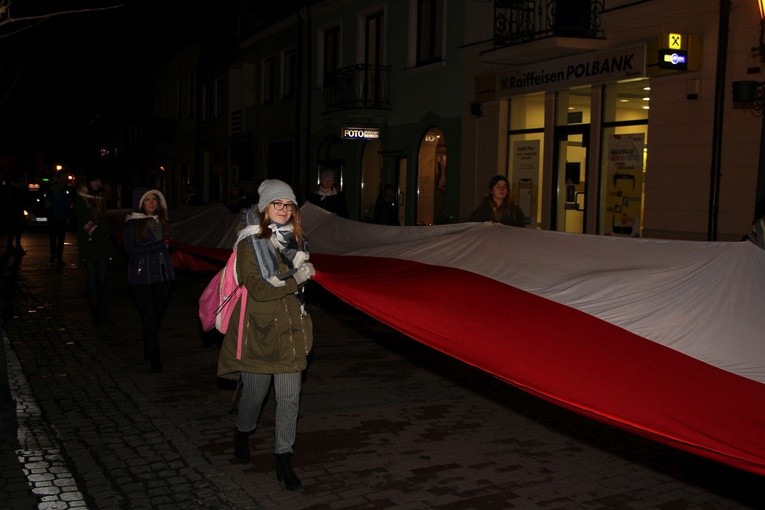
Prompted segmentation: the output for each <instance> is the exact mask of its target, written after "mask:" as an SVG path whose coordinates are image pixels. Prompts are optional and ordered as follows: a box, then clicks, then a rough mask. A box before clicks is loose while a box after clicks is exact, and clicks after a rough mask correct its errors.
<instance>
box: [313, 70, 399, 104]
mask: <svg viewBox="0 0 765 510" xmlns="http://www.w3.org/2000/svg"><path fill="white" fill-rule="evenodd" d="M389 75H390V67H388V66H371V65H366V64H356V65H352V66H349V67H343V68H342V69H338V70H337V71H335V72H333V73H332V74H330V75H328V76H326V77H325V85H324V88H323V89H322V92H323V97H324V113H330V112H338V111H344V110H354V109H368V110H389V109H390V103H389V101H388V97H389Z"/></svg>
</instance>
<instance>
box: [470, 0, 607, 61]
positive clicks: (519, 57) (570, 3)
mask: <svg viewBox="0 0 765 510" xmlns="http://www.w3.org/2000/svg"><path fill="white" fill-rule="evenodd" d="M604 5H605V2H604V0H495V1H494V49H493V50H491V51H489V52H487V53H486V54H485V59H486V60H487V61H488V62H495V63H503V64H521V63H527V62H533V61H535V60H537V59H539V58H546V59H549V58H555V57H562V56H566V55H571V54H575V53H581V52H583V51H591V50H596V49H598V48H599V47H601V46H602V44H603V43H604V41H605V36H604V33H603V28H602V26H601V20H600V15H601V13H602V12H603V9H604Z"/></svg>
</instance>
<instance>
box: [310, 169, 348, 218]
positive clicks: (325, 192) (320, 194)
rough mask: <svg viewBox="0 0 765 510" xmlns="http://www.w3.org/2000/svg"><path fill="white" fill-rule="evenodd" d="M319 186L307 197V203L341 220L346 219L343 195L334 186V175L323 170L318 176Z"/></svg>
mask: <svg viewBox="0 0 765 510" xmlns="http://www.w3.org/2000/svg"><path fill="white" fill-rule="evenodd" d="M319 178H320V182H319V186H317V187H316V189H315V190H314V191H313V193H311V196H309V197H308V201H309V202H311V203H312V204H314V205H318V206H319V207H321V208H322V209H325V210H327V211H329V212H331V213H335V214H337V215H338V216H341V217H343V218H347V217H348V206H347V204H346V203H345V195H344V194H343V192H342V191H340V190H339V189H338V188H337V187H336V186H335V173H334V172H333V171H332V170H324V171H322V172H321V174H320V175H319Z"/></svg>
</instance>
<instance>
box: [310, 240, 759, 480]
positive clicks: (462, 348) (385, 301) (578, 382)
mask: <svg viewBox="0 0 765 510" xmlns="http://www.w3.org/2000/svg"><path fill="white" fill-rule="evenodd" d="M311 259H312V261H313V262H314V265H315V266H316V268H317V274H316V276H315V279H316V281H317V282H318V283H319V284H320V285H322V286H323V287H325V288H326V289H327V290H328V291H330V292H332V293H333V294H335V295H337V296H338V297H339V298H341V299H342V300H344V301H346V302H347V303H349V304H351V305H352V306H354V307H356V308H358V309H360V310H362V311H364V312H365V313H367V314H369V315H370V316H372V317H374V318H375V319H378V320H380V321H381V322H383V323H385V324H388V325H389V326H391V327H393V328H394V329H396V330H398V331H400V332H402V333H404V334H406V335H408V336H410V337H412V338H413V339H415V340H417V341H419V342H422V343H424V344H426V345H429V346H430V347H433V348H435V349H438V350H439V351H441V352H443V353H445V354H448V355H450V356H453V357H455V358H457V359H460V360H462V361H464V362H465V363H468V364H470V365H473V366H475V367H477V368H480V369H482V370H484V371H486V372H489V373H491V374H493V375H494V376H496V377H498V378H500V379H502V380H504V381H506V382H508V383H510V384H513V385H515V386H517V387H519V388H522V389H524V390H525V391H528V392H529V393H532V394H534V395H537V396H539V397H542V398H544V399H546V400H549V401H551V402H553V403H555V404H558V405H561V406H563V407H565V408H568V409H571V410H573V411H575V412H577V413H580V414H583V415H586V416H588V417H590V418H594V419H596V420H599V421H602V422H605V423H608V424H610V425H613V426H617V427H619V428H622V429H625V430H628V431H630V432H633V433H636V434H640V435H642V436H645V437H648V438H650V439H652V440H656V441H659V442H662V443H665V444H668V445H670V446H673V447H676V448H679V449H682V450H686V451H689V452H691V453H694V454H696V455H700V456H703V457H707V458H710V459H713V460H716V461H719V462H722V463H725V464H728V465H731V466H734V467H737V468H740V469H743V470H747V471H751V472H754V473H758V474H761V475H765V442H763V441H762V438H763V437H765V406H762V405H757V404H756V403H759V402H765V385H763V384H760V383H758V382H756V381H752V380H750V379H746V378H743V377H740V376H737V375H735V374H731V373H729V372H726V371H724V370H721V369H719V368H716V367H713V366H711V365H709V364H706V363H703V362H701V361H698V360H696V359H694V358H691V357H689V356H687V355H684V354H682V353H679V352H677V351H674V350H672V349H669V348H667V347H664V346H662V345H659V344H657V343H654V342H651V341H648V340H646V339H644V338H642V337H639V336H637V335H635V334H632V333H630V332H628V331H626V330H624V329H621V328H619V327H617V326H614V325H612V324H609V323H607V322H605V321H602V320H600V319H597V318H595V317H593V316H590V315H588V314H585V313H583V312H580V311H578V310H575V309H573V308H570V307H566V306H563V305H560V304H557V303H554V302H552V301H549V300H546V299H544V298H541V297H538V296H534V295H532V294H529V293H527V292H525V291H522V290H519V289H517V288H514V287H511V286H509V285H505V284H503V283H501V282H497V281H496V280H492V279H490V278H487V277H484V276H481V275H477V274H474V273H470V272H466V271H462V270H459V269H454V268H447V267H441V266H430V265H426V264H421V263H417V262H412V261H405V260H399V259H389V258H376V257H356V256H335V255H324V254H315V255H311Z"/></svg>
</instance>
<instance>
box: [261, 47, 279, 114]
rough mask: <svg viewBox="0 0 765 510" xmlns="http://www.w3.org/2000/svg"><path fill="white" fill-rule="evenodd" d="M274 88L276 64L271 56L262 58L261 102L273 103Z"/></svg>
mask: <svg viewBox="0 0 765 510" xmlns="http://www.w3.org/2000/svg"><path fill="white" fill-rule="evenodd" d="M275 88H276V64H275V62H274V59H273V58H272V57H269V58H266V59H264V60H263V83H262V90H263V95H262V103H263V104H273V102H274V89H275Z"/></svg>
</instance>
